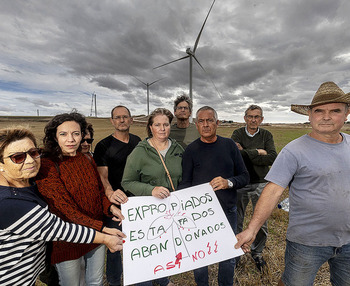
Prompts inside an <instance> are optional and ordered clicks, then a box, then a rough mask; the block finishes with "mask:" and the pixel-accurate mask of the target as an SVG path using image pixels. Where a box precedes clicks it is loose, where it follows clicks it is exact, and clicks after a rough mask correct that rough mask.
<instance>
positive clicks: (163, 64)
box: [153, 55, 189, 70]
mask: <svg viewBox="0 0 350 286" xmlns="http://www.w3.org/2000/svg"><path fill="white" fill-rule="evenodd" d="M188 57H189V56H188V55H187V56H184V57H182V58H179V59H177V60H173V61H171V62H168V63H166V64H163V65H160V66H157V67H155V68H153V69H154V70H155V69H157V68H160V67H164V66H166V65H168V64H172V63H175V62H177V61H181V60H183V59H186V58H188Z"/></svg>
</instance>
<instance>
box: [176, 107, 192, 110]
mask: <svg viewBox="0 0 350 286" xmlns="http://www.w3.org/2000/svg"><path fill="white" fill-rule="evenodd" d="M181 109H183V110H189V108H188V107H187V106H176V110H181Z"/></svg>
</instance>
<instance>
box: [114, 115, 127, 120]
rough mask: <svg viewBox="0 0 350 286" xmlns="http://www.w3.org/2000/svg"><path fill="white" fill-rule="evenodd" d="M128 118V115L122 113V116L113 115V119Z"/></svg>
mask: <svg viewBox="0 0 350 286" xmlns="http://www.w3.org/2000/svg"><path fill="white" fill-rule="evenodd" d="M128 118H130V116H129V115H122V116H116V117H113V119H115V120H119V121H120V120H121V119H123V120H127V119H128Z"/></svg>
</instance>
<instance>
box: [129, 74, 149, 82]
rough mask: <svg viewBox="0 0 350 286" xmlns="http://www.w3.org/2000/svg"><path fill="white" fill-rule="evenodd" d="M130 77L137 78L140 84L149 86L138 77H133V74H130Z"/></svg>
mask: <svg viewBox="0 0 350 286" xmlns="http://www.w3.org/2000/svg"><path fill="white" fill-rule="evenodd" d="M128 74H129V73H128ZM129 75H130V76H132V77H133V78H135V79H136V80H138V81H139V82H141V83H143V84H144V85H147V83H145V82H143V81H142V80H140V79H138V78H137V77H136V76H133V75H132V74H129Z"/></svg>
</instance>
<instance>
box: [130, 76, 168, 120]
mask: <svg viewBox="0 0 350 286" xmlns="http://www.w3.org/2000/svg"><path fill="white" fill-rule="evenodd" d="M131 76H132V77H133V78H135V79H136V80H138V81H139V82H141V83H142V84H144V85H145V86H146V88H147V115H149V87H150V86H151V85H152V84H154V83H156V82H158V81H160V80H162V79H164V77H163V78H160V79H157V80H155V81H153V82H151V83H148V82H147V83H146V82H143V81H142V80H140V79H138V78H137V77H136V76H133V75H131Z"/></svg>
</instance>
